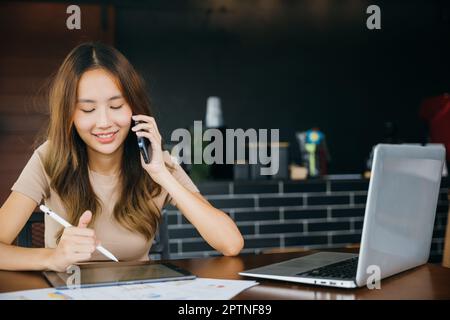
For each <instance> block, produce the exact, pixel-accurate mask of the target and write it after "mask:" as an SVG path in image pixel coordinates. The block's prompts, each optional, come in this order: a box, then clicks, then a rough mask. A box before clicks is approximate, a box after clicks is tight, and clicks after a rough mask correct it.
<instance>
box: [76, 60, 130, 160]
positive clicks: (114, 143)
mask: <svg viewBox="0 0 450 320" xmlns="http://www.w3.org/2000/svg"><path fill="white" fill-rule="evenodd" d="M131 115H132V111H131V108H130V106H129V105H128V104H127V102H126V101H125V99H124V98H123V96H122V93H121V91H120V89H119V87H118V86H117V84H116V82H115V81H114V77H113V76H112V75H111V74H110V73H108V72H107V71H105V70H103V69H94V70H89V71H86V72H85V73H84V74H83V75H82V76H81V79H80V81H79V83H78V89H77V104H76V108H75V113H74V117H73V121H74V125H75V128H76V130H77V132H78V134H79V136H80V137H81V139H82V140H83V141H84V142H85V143H86V145H87V147H88V149H90V151H94V152H97V153H100V154H103V155H111V154H113V153H115V152H117V151H118V150H119V148H120V147H121V146H122V143H123V142H124V141H125V138H126V137H127V135H128V132H129V130H130V125H131Z"/></svg>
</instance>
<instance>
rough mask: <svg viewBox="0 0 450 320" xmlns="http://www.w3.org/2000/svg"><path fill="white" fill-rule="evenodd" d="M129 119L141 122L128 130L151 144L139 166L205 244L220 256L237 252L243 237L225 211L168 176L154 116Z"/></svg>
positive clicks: (242, 242) (242, 243) (242, 244)
mask: <svg viewBox="0 0 450 320" xmlns="http://www.w3.org/2000/svg"><path fill="white" fill-rule="evenodd" d="M133 119H134V120H139V121H143V122H142V123H140V124H138V125H136V126H134V127H133V128H132V130H133V131H135V132H136V135H137V136H138V137H146V138H148V139H150V142H151V147H152V160H151V161H150V163H149V164H146V163H145V162H144V160H143V159H142V156H141V164H142V167H143V168H144V169H145V170H146V171H147V172H148V174H149V175H150V176H151V177H152V179H153V180H154V181H155V182H156V183H158V184H159V185H161V187H163V188H164V189H165V190H167V192H168V193H169V194H170V196H171V197H172V198H173V199H174V200H175V201H176V203H177V207H178V209H180V211H181V212H182V213H183V214H184V216H185V217H186V219H188V220H189V221H190V222H191V223H192V224H193V225H194V226H195V228H197V230H198V231H199V233H200V235H201V236H202V237H203V238H204V239H205V240H206V242H208V244H209V245H211V246H212V247H213V248H214V249H216V250H218V251H220V252H221V253H223V254H224V255H228V256H231V255H237V254H238V253H239V252H240V251H241V250H242V247H243V246H244V239H243V238H242V235H241V233H240V232H239V230H238V228H237V226H236V224H235V223H234V221H233V220H232V219H231V218H230V217H228V215H227V214H226V213H225V212H223V211H221V210H218V209H216V208H214V207H213V206H212V205H211V204H210V203H209V202H208V201H207V200H206V199H205V198H204V197H203V196H202V195H201V194H200V193H198V194H197V193H193V192H191V191H189V190H187V189H186V188H185V187H183V186H182V185H181V184H180V183H179V182H178V180H177V179H175V178H174V177H173V176H172V174H171V173H170V172H169V170H168V169H167V168H166V165H165V162H164V159H163V153H162V149H161V135H160V134H159V131H158V127H157V125H156V122H155V119H154V118H152V117H149V116H145V115H136V116H133ZM140 130H142V131H140Z"/></svg>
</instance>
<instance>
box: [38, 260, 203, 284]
mask: <svg viewBox="0 0 450 320" xmlns="http://www.w3.org/2000/svg"><path fill="white" fill-rule="evenodd" d="M77 267H79V270H80V271H79V273H78V271H77V269H78V268H72V269H71V270H70V271H68V272H67V273H65V272H54V271H44V272H43V274H44V276H45V277H46V278H47V280H48V281H49V282H50V284H51V285H52V286H53V287H55V288H57V289H67V288H73V287H74V286H77V285H79V286H80V287H81V288H87V287H98V286H111V285H125V284H137V283H147V282H161V281H172V280H189V279H195V277H196V276H195V275H193V274H191V273H190V272H189V271H186V270H183V269H181V268H179V267H177V266H175V265H172V264H170V263H146V264H126V263H125V264H122V263H120V264H115V263H114V264H113V263H104V264H92V265H89V264H87V265H80V266H77Z"/></svg>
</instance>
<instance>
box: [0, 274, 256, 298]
mask: <svg viewBox="0 0 450 320" xmlns="http://www.w3.org/2000/svg"><path fill="white" fill-rule="evenodd" d="M257 284H258V282H256V281H248V280H222V279H209V278H197V279H194V280H180V281H168V282H158V283H144V284H132V285H122V286H109V287H95V288H81V289H67V290H56V289H54V288H47V289H35V290H26V291H16V292H8V293H2V294H0V300H158V299H159V300H229V299H231V298H232V297H234V296H235V295H237V294H238V293H240V292H242V291H244V290H245V289H247V288H250V287H253V286H255V285H257Z"/></svg>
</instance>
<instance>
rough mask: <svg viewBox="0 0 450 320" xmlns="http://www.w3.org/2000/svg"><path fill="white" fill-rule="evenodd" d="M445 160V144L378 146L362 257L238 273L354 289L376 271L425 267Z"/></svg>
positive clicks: (304, 260) (333, 256) (318, 256)
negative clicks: (423, 265)
mask: <svg viewBox="0 0 450 320" xmlns="http://www.w3.org/2000/svg"><path fill="white" fill-rule="evenodd" d="M444 159H445V148H444V147H443V146H441V145H433V146H426V147H424V146H412V145H387V144H379V145H377V146H376V147H375V152H374V162H373V166H372V176H371V179H370V183H369V191H368V196H367V203H366V211H365V216H364V224H363V230H362V238H361V246H360V250H359V254H351V253H340V252H318V253H314V254H310V255H308V256H305V257H300V258H295V259H291V260H288V261H284V262H281V263H275V264H271V265H268V266H264V267H260V268H256V269H251V270H246V271H244V272H240V273H239V274H240V275H242V276H249V277H256V278H265V279H275V280H285V281H292V282H300V283H307V284H313V285H322V286H332V287H342V288H356V287H361V286H364V285H366V283H367V280H368V279H369V277H371V276H372V275H373V274H374V270H376V271H377V272H378V274H379V275H380V280H381V279H383V278H386V277H389V276H391V275H394V274H397V273H399V272H402V271H405V270H408V269H411V268H414V267H416V266H419V265H422V264H425V263H426V262H427V261H428V257H429V254H430V246H431V239H432V235H433V227H434V219H435V215H436V206H437V201H438V196H439V188H440V182H441V176H442V168H443V164H444ZM372 278H373V276H372V277H371V278H370V279H372ZM370 279H369V280H370Z"/></svg>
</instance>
